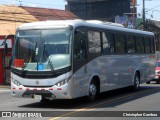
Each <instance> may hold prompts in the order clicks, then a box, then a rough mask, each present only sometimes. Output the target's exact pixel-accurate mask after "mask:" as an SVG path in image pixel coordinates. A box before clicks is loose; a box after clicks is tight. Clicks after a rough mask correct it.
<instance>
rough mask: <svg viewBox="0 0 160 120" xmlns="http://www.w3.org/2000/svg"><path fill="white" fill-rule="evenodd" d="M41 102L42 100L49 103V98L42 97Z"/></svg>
mask: <svg viewBox="0 0 160 120" xmlns="http://www.w3.org/2000/svg"><path fill="white" fill-rule="evenodd" d="M40 102H41V103H47V102H49V100H48V99H46V98H45V97H42V99H41V100H40Z"/></svg>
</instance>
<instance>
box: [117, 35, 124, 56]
mask: <svg viewBox="0 0 160 120" xmlns="http://www.w3.org/2000/svg"><path fill="white" fill-rule="evenodd" d="M115 47H116V53H118V54H123V53H125V37H124V34H121V33H116V34H115Z"/></svg>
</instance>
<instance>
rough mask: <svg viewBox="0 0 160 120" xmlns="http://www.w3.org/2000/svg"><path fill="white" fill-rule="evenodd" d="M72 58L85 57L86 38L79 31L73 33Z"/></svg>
mask: <svg viewBox="0 0 160 120" xmlns="http://www.w3.org/2000/svg"><path fill="white" fill-rule="evenodd" d="M74 36H75V37H74V59H85V58H86V40H85V36H84V35H83V33H82V32H80V31H75V35H74Z"/></svg>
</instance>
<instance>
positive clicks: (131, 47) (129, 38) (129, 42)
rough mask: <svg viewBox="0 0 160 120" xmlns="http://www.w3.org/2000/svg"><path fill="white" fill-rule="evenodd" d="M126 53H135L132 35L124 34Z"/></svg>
mask: <svg viewBox="0 0 160 120" xmlns="http://www.w3.org/2000/svg"><path fill="white" fill-rule="evenodd" d="M126 43H127V53H135V43H136V41H135V37H134V36H133V35H126Z"/></svg>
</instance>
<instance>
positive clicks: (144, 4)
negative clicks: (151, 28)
mask: <svg viewBox="0 0 160 120" xmlns="http://www.w3.org/2000/svg"><path fill="white" fill-rule="evenodd" d="M144 29H145V1H144V0H143V30H144Z"/></svg>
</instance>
